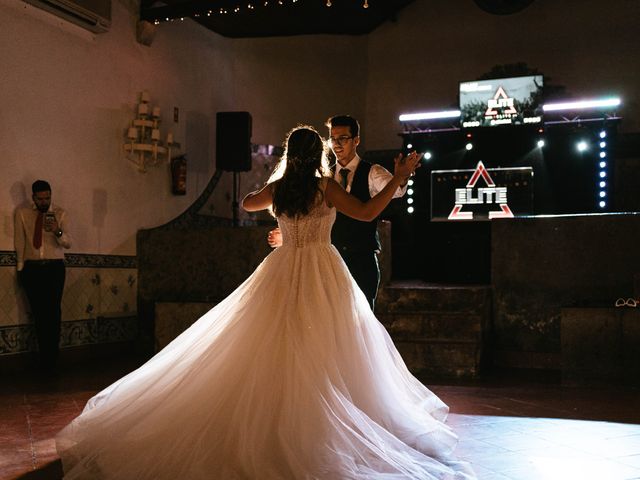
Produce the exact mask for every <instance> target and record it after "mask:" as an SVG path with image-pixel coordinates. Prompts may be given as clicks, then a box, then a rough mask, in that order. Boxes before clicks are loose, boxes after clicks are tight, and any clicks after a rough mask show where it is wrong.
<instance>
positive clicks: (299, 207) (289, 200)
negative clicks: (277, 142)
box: [270, 125, 329, 217]
mask: <svg viewBox="0 0 640 480" xmlns="http://www.w3.org/2000/svg"><path fill="white" fill-rule="evenodd" d="M328 175H329V163H328V160H327V156H326V146H325V143H324V142H323V141H322V138H321V137H320V134H319V133H318V132H317V131H316V129H315V128H313V127H310V126H308V125H302V126H298V127H296V128H294V129H293V130H291V131H290V132H289V134H288V135H287V138H286V139H285V145H284V154H283V156H282V160H281V161H280V163H279V165H278V166H277V167H276V169H275V170H274V172H273V174H272V175H271V178H270V181H274V180H276V179H278V177H280V178H279V179H278V180H277V181H275V182H274V189H273V206H272V210H273V213H274V215H276V216H279V215H283V214H284V215H287V216H289V217H295V216H296V215H306V214H307V213H309V210H310V209H311V207H312V206H313V205H314V203H315V201H316V198H317V192H318V191H319V190H320V179H321V178H322V177H324V176H328Z"/></svg>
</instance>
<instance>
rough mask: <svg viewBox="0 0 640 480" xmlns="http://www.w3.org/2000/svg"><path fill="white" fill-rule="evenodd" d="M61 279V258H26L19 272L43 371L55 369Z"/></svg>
mask: <svg viewBox="0 0 640 480" xmlns="http://www.w3.org/2000/svg"><path fill="white" fill-rule="evenodd" d="M64 280H65V267H64V261H63V260H28V261H26V262H25V263H24V268H23V269H22V272H20V282H21V283H22V287H23V288H24V290H25V293H26V295H27V299H28V300H29V306H30V308H31V314H32V315H33V321H34V324H35V330H36V338H37V340H38V350H39V352H40V366H41V367H42V368H43V369H44V370H55V367H56V363H57V361H58V351H59V345H60V321H61V317H62V310H61V302H62V292H63V290H64Z"/></svg>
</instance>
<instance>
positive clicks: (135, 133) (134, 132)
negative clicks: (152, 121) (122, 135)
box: [127, 127, 138, 140]
mask: <svg viewBox="0 0 640 480" xmlns="http://www.w3.org/2000/svg"><path fill="white" fill-rule="evenodd" d="M127 137H129V138H130V139H131V140H135V139H137V138H138V129H137V128H136V127H129V131H128V132H127Z"/></svg>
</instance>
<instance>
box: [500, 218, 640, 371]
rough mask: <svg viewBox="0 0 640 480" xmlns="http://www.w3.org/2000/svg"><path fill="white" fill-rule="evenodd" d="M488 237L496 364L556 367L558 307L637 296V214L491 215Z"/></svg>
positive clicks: (558, 359)
mask: <svg viewBox="0 0 640 480" xmlns="http://www.w3.org/2000/svg"><path fill="white" fill-rule="evenodd" d="M491 237H492V246H491V250H492V251H491V278H492V284H493V294H494V305H493V308H494V326H493V329H494V339H493V343H494V345H495V351H494V358H495V362H496V364H497V365H498V366H508V367H520V368H554V369H560V366H561V356H562V353H563V352H562V349H561V336H560V318H561V311H562V308H563V307H612V306H613V305H614V303H615V301H616V299H617V298H619V297H624V298H627V297H633V296H634V295H635V297H636V298H637V297H638V296H640V292H638V291H635V289H636V288H638V287H637V285H636V286H635V287H634V281H635V282H636V284H637V281H636V280H635V279H636V278H637V275H638V273H640V248H638V239H639V238H640V214H637V213H635V214H634V213H632V214H605V215H597V214H593V215H577V216H553V217H531V218H516V219H508V220H497V221H496V220H494V221H493V222H492V232H491Z"/></svg>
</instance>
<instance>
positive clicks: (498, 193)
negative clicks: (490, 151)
mask: <svg viewBox="0 0 640 480" xmlns="http://www.w3.org/2000/svg"><path fill="white" fill-rule="evenodd" d="M480 177H482V178H483V179H484V182H485V183H486V184H487V188H483V189H479V193H480V190H482V195H479V196H478V197H477V198H473V196H472V189H473V188H474V187H475V186H476V183H477V182H478V180H479V179H480ZM486 199H492V200H490V201H485V200H486ZM493 199H495V202H494V201H493ZM484 203H497V204H498V205H499V206H500V210H499V211H490V212H489V218H490V219H491V218H511V217H513V212H512V211H511V209H510V208H509V205H507V187H496V184H495V182H494V181H493V178H491V175H489V172H488V171H487V169H486V168H485V166H484V164H483V163H482V161H480V162H478V165H477V166H476V169H475V171H474V172H473V175H471V178H470V179H469V181H468V182H467V185H466V187H465V188H456V203H455V205H454V207H453V210H451V213H450V214H449V217H448V218H449V220H473V212H463V211H462V208H463V207H464V205H465V204H476V205H477V204H484Z"/></svg>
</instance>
